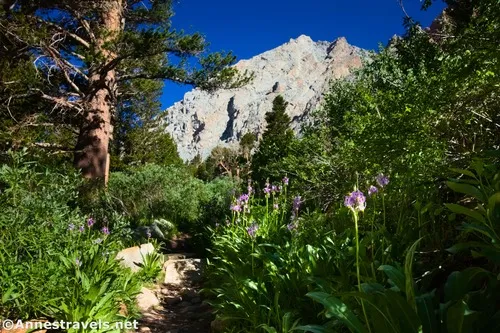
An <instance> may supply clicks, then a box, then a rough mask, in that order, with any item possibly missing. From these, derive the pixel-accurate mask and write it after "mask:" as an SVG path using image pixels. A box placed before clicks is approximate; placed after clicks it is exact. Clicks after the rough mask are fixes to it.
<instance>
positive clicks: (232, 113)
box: [162, 35, 365, 160]
mask: <svg viewBox="0 0 500 333" xmlns="http://www.w3.org/2000/svg"><path fill="white" fill-rule="evenodd" d="M364 53H365V52H364V51H363V50H361V49H359V48H357V47H354V46H351V45H349V44H348V43H347V41H346V39H345V38H338V39H337V40H335V41H334V42H314V41H313V40H311V38H309V37H308V36H304V35H302V36H300V37H298V38H297V39H291V40H290V41H289V42H288V43H286V44H284V45H281V46H279V47H277V48H275V49H273V50H270V51H267V52H264V53H262V54H260V55H257V56H255V57H253V58H251V59H249V60H241V61H239V62H238V63H237V64H236V65H235V67H236V68H238V69H239V70H241V71H245V70H248V71H251V72H253V73H254V74H255V78H254V80H253V82H252V83H250V84H248V85H246V86H244V87H242V88H238V89H230V90H229V89H227V90H218V91H216V92H214V93H207V92H205V91H201V90H199V89H194V90H192V91H190V92H188V93H186V94H185V95H184V99H183V100H182V101H180V102H177V103H175V104H174V105H173V106H172V107H170V108H168V109H167V110H166V111H167V116H166V119H165V122H166V123H164V124H162V126H165V127H166V131H167V132H168V133H170V134H171V135H172V137H173V139H174V140H175V142H176V143H177V146H178V150H179V154H180V156H181V157H182V158H183V159H184V160H190V159H192V158H194V157H195V156H196V155H197V154H200V155H201V156H202V157H203V158H205V157H207V156H208V155H209V154H210V152H211V151H212V149H213V148H215V147H216V146H218V145H222V146H237V144H238V142H239V140H240V138H241V137H242V136H243V135H244V134H246V133H247V132H252V133H255V134H257V135H259V136H260V135H262V133H263V131H264V129H265V114H266V112H268V111H270V110H271V109H272V101H273V99H274V98H275V97H276V96H277V95H278V94H280V95H282V96H283V97H284V98H285V100H286V101H287V102H288V103H289V104H288V107H287V113H288V114H289V116H290V118H291V119H292V128H293V129H294V130H295V131H296V133H298V132H299V130H300V125H301V124H302V123H303V122H305V121H307V118H308V115H309V113H310V112H311V111H313V110H315V109H316V108H317V107H318V106H319V105H320V102H321V101H322V94H323V93H324V92H326V91H327V89H328V87H329V82H330V80H332V79H338V78H342V77H346V76H348V75H349V74H350V72H351V71H352V69H354V68H359V67H361V66H362V57H363V54H364Z"/></svg>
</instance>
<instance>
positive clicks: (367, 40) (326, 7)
mask: <svg viewBox="0 0 500 333" xmlns="http://www.w3.org/2000/svg"><path fill="white" fill-rule="evenodd" d="M404 6H405V9H406V11H407V12H408V14H409V15H410V16H412V17H413V18H414V19H416V20H417V21H419V22H421V23H422V25H424V26H428V25H429V24H430V23H431V22H432V20H433V19H434V18H435V17H436V16H437V15H438V14H439V13H440V12H441V10H442V9H443V4H442V3H439V2H437V3H436V4H435V5H434V6H432V7H431V8H430V9H429V10H428V11H426V12H422V11H420V6H421V2H420V0H404ZM174 11H175V16H174V18H173V26H174V28H175V29H178V30H180V29H183V30H184V31H185V32H188V33H190V32H200V33H202V34H203V35H205V37H206V39H207V40H208V41H209V42H210V48H209V51H212V52H215V51H233V53H234V54H235V55H236V56H237V57H238V59H248V58H251V57H253V56H255V55H257V54H259V53H262V52H264V51H267V50H270V49H272V48H275V47H277V46H279V45H281V44H283V43H286V42H288V41H289V40H290V38H297V37H298V36H300V35H302V34H305V35H308V36H310V37H311V38H312V39H313V40H326V41H333V40H335V39H336V38H337V37H341V36H343V37H346V38H347V41H348V42H349V43H350V44H352V45H356V46H358V47H362V48H366V49H371V50H374V49H377V48H378V44H379V43H383V44H386V42H387V41H388V40H389V39H390V38H391V37H392V36H393V35H394V34H402V33H403V32H404V28H403V24H402V23H403V17H404V14H403V12H402V10H401V7H400V6H399V2H398V0H307V1H298V0H289V1H285V0H251V1H238V0H235V1H234V0H233V1H227V0H219V1H207V0H174ZM190 89H191V87H187V86H181V85H177V84H172V83H167V84H166V85H165V89H164V92H163V96H162V98H161V102H162V105H163V107H164V108H166V107H168V106H170V105H172V104H173V103H174V102H176V101H179V100H181V99H182V97H183V95H184V93H185V92H186V91H189V90H190Z"/></svg>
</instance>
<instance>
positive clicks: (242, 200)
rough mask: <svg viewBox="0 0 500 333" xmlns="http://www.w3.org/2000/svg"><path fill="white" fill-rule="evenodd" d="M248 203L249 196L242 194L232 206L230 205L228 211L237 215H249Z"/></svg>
mask: <svg viewBox="0 0 500 333" xmlns="http://www.w3.org/2000/svg"><path fill="white" fill-rule="evenodd" d="M249 201H250V194H242V195H240V197H239V198H238V199H236V200H235V201H234V202H233V204H231V207H230V209H231V210H232V211H233V212H235V213H239V212H242V211H244V212H246V213H249V212H250V205H249Z"/></svg>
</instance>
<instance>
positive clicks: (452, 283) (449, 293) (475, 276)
mask: <svg viewBox="0 0 500 333" xmlns="http://www.w3.org/2000/svg"><path fill="white" fill-rule="evenodd" d="M490 278H494V276H493V275H492V273H490V272H488V271H487V270H485V269H483V268H479V267H470V268H467V269H465V270H463V271H461V272H453V273H451V274H450V276H448V280H447V281H446V283H445V286H444V293H445V301H458V300H460V299H462V298H463V297H464V296H465V294H467V293H468V292H469V291H471V290H474V289H476V288H480V287H481V285H482V284H483V281H484V279H490Z"/></svg>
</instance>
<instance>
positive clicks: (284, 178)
mask: <svg viewBox="0 0 500 333" xmlns="http://www.w3.org/2000/svg"><path fill="white" fill-rule="evenodd" d="M289 181H290V179H288V177H286V176H285V177H283V184H285V185H288V182H289Z"/></svg>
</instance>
